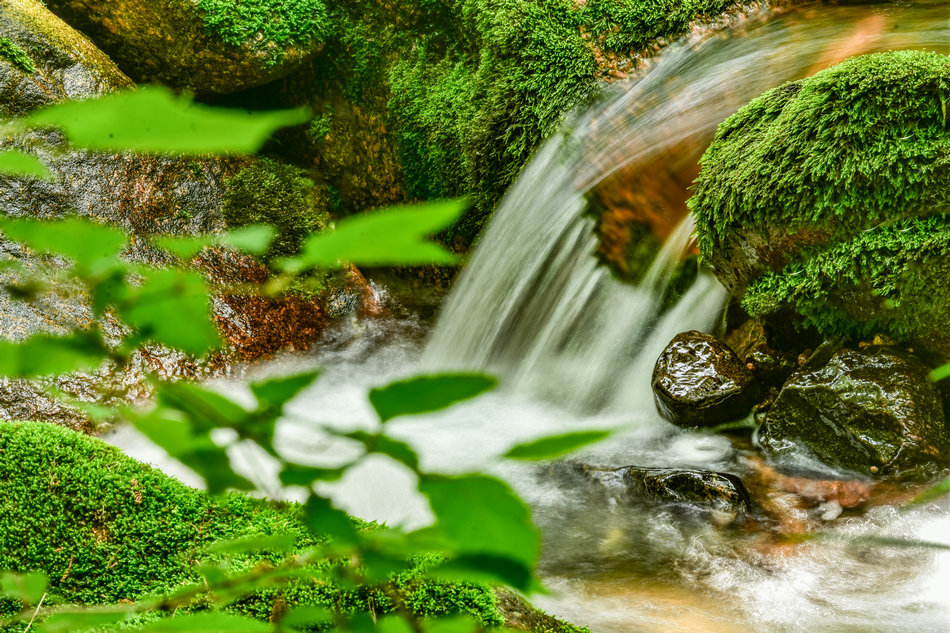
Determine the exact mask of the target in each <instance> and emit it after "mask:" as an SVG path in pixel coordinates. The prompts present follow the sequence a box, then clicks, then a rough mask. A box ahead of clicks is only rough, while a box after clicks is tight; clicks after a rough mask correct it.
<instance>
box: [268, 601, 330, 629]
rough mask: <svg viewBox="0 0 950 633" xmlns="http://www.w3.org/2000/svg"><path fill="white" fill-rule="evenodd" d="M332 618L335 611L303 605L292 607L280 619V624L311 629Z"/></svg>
mask: <svg viewBox="0 0 950 633" xmlns="http://www.w3.org/2000/svg"><path fill="white" fill-rule="evenodd" d="M332 619H333V613H331V612H330V611H329V610H327V609H324V608H323V607H314V606H311V605H301V606H299V607H294V608H292V609H290V610H289V611H288V612H287V614H286V615H284V617H282V618H281V619H280V624H281V626H283V627H290V628H294V629H304V630H310V629H315V628H318V627H319V625H321V624H323V623H325V622H326V621H328V620H332Z"/></svg>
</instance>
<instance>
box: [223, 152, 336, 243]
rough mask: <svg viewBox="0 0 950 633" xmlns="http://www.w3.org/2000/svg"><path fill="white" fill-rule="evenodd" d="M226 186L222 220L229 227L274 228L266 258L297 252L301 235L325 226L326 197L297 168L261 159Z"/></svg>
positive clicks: (302, 237)
mask: <svg viewBox="0 0 950 633" xmlns="http://www.w3.org/2000/svg"><path fill="white" fill-rule="evenodd" d="M226 185H227V187H228V191H227V195H226V196H225V200H224V219H225V222H227V224H228V226H229V227H231V228H237V227H241V226H247V225H249V224H269V225H271V226H274V227H276V228H277V236H276V237H275V238H274V242H273V244H272V245H271V248H270V250H269V251H268V253H267V258H272V257H279V256H289V255H294V254H296V253H298V252H299V251H300V246H301V244H302V242H303V239H304V237H306V236H307V235H310V234H311V233H315V232H317V231H321V230H323V229H325V228H326V226H327V222H328V215H327V213H326V210H325V208H326V200H324V199H322V198H321V196H320V195H319V194H320V192H319V190H318V189H316V188H315V187H314V184H313V182H312V181H311V180H310V179H309V178H307V177H306V176H305V173H304V172H303V170H301V169H298V168H297V167H293V166H291V165H286V164H283V163H278V162H276V161H273V160H270V159H266V158H265V159H261V160H258V161H256V162H254V163H253V164H252V165H251V166H249V167H246V168H245V169H242V170H241V171H240V172H238V173H237V175H235V176H234V177H233V178H231V179H229V180H228V181H227V183H226ZM325 197H326V196H323V198H325Z"/></svg>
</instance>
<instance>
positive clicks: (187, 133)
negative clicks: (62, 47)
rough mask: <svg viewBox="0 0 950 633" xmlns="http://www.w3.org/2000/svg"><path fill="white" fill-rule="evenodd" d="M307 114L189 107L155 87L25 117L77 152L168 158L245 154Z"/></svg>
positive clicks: (302, 111)
mask: <svg viewBox="0 0 950 633" xmlns="http://www.w3.org/2000/svg"><path fill="white" fill-rule="evenodd" d="M309 116H310V115H309V112H308V111H307V109H305V108H303V109H298V110H281V111H268V112H254V113H252V112H247V111H242V110H226V109H222V108H212V107H209V106H204V105H200V104H195V103H192V101H191V99H190V98H189V97H186V96H181V97H176V96H174V94H173V93H172V92H171V91H170V90H168V89H166V88H162V87H159V86H149V87H145V88H139V89H138V90H133V91H129V92H120V93H115V94H112V95H108V96H105V97H101V98H98V99H87V100H84V101H67V102H65V103H61V104H57V105H54V106H51V107H49V108H44V109H42V110H39V111H37V112H34V113H33V114H31V115H30V116H28V117H26V119H25V122H26V123H27V124H28V125H39V126H53V127H58V128H60V129H62V130H63V132H64V133H65V134H66V136H67V137H68V138H69V140H70V141H71V142H72V143H73V144H74V145H78V146H81V147H87V148H90V149H98V150H110V151H136V152H151V153H169V154H204V153H231V152H238V153H246V154H250V153H253V152H255V151H257V150H258V149H260V147H261V146H262V145H263V144H264V142H265V141H266V140H267V139H268V138H269V137H270V136H271V134H273V133H274V131H275V130H277V129H278V128H281V127H286V126H289V125H299V124H301V123H306V122H307V120H308V119H309Z"/></svg>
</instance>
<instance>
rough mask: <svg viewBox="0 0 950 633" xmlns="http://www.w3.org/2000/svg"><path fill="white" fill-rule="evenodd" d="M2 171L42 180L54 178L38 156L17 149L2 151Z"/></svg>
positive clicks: (0, 161) (0, 170) (0, 160)
mask: <svg viewBox="0 0 950 633" xmlns="http://www.w3.org/2000/svg"><path fill="white" fill-rule="evenodd" d="M0 172H2V173H5V174H11V175H13V176H29V177H32V178H39V179H41V180H52V179H53V174H52V173H50V170H49V169H47V168H46V165H44V164H43V163H42V162H40V160H39V159H38V158H37V157H36V156H31V155H30V154H27V153H25V152H21V151H19V150H15V149H8V150H4V151H0Z"/></svg>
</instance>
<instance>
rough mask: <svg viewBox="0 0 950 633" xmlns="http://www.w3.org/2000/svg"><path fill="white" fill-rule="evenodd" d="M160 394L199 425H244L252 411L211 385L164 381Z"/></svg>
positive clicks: (165, 400) (165, 401) (232, 426)
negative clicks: (218, 391)
mask: <svg viewBox="0 0 950 633" xmlns="http://www.w3.org/2000/svg"><path fill="white" fill-rule="evenodd" d="M157 395H158V398H159V400H160V401H161V402H162V404H165V405H168V406H171V407H174V408H176V409H178V410H179V411H181V412H182V414H183V415H185V416H187V418H188V419H189V420H190V422H191V423H192V424H193V425H194V427H195V429H197V430H201V431H208V430H211V429H214V428H232V429H240V428H242V427H243V426H244V425H245V424H246V423H247V421H248V419H249V418H250V416H251V413H250V412H249V411H248V410H247V409H245V408H244V407H242V406H241V405H239V404H238V403H236V402H234V401H233V400H231V399H230V398H227V397H226V396H223V395H221V394H220V393H216V392H214V391H212V390H211V389H208V388H206V387H203V386H201V385H197V384H194V383H188V382H163V383H160V384H159V385H158V389H157Z"/></svg>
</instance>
